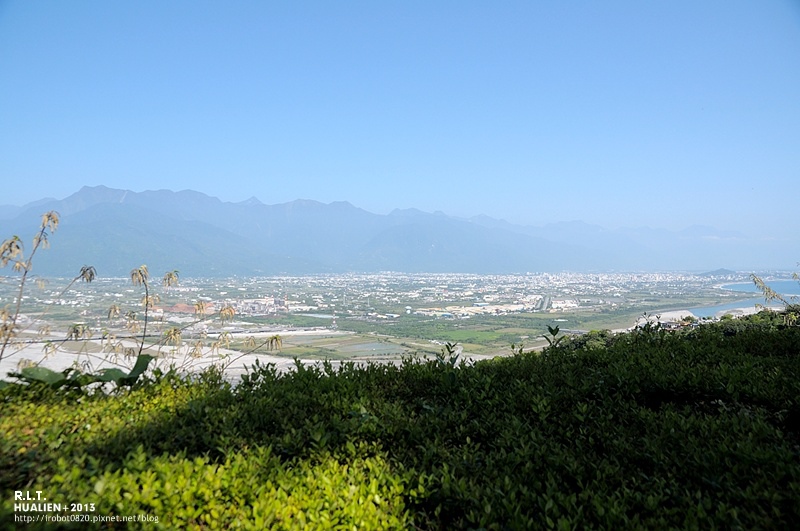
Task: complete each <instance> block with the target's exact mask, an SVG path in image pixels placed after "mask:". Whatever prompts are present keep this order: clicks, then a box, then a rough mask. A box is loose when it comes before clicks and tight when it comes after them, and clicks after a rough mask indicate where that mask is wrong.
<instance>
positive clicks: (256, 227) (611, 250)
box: [0, 186, 798, 277]
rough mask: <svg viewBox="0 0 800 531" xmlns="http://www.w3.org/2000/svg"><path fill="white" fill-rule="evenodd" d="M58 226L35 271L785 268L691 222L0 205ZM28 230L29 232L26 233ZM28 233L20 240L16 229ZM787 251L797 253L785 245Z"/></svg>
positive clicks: (766, 249)
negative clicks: (610, 223) (529, 222)
mask: <svg viewBox="0 0 800 531" xmlns="http://www.w3.org/2000/svg"><path fill="white" fill-rule="evenodd" d="M50 210H55V211H57V212H58V213H59V215H60V219H61V223H60V225H59V227H58V230H57V232H56V233H55V234H53V235H51V237H50V243H51V246H50V248H48V249H47V250H43V251H42V252H41V255H37V259H36V261H35V265H34V268H35V272H36V273H37V274H40V275H47V276H63V277H71V276H75V275H76V274H77V272H78V271H79V270H80V268H81V266H83V265H92V266H94V267H95V268H96V269H97V271H98V274H100V275H103V276H127V274H128V273H129V272H130V270H131V269H133V268H135V267H138V266H139V265H141V264H147V265H148V267H149V268H150V269H151V271H154V272H156V271H162V270H164V271H167V270H175V269H177V270H179V271H180V274H181V275H182V276H188V277H221V276H233V275H239V276H254V275H278V274H286V275H300V274H311V273H342V272H375V271H402V272H429V273H436V272H454V273H458V272H463V273H496V274H501V273H525V272H534V271H538V272H543V271H550V272H555V271H565V270H566V271H610V270H616V271H641V270H649V271H654V270H657V271H665V270H687V271H688V270H695V271H700V270H707V269H716V268H720V267H727V268H731V269H737V270H742V271H749V270H756V269H788V268H791V267H792V266H793V265H794V263H795V262H796V260H797V256H792V254H793V252H794V250H796V249H797V248H798V245H797V242H796V241H780V240H775V239H763V240H757V239H752V238H747V237H745V236H743V235H742V234H740V233H738V232H733V231H726V230H719V229H715V228H712V227H705V226H694V227H688V228H686V229H684V230H681V231H669V230H665V229H651V228H623V229H614V230H609V229H605V228H603V227H600V226H598V225H590V224H587V223H583V222H581V221H572V222H561V223H552V224H548V225H545V226H541V227H536V226H523V225H515V224H511V223H508V222H506V221H503V220H498V219H494V218H491V217H488V216H483V215H479V216H475V217H472V218H469V219H464V218H456V217H452V216H447V215H445V214H443V213H441V212H436V213H428V212H423V211H420V210H415V209H405V210H394V211H393V212H391V213H389V214H387V215H381V214H374V213H371V212H368V211H366V210H363V209H361V208H358V207H356V206H353V205H352V204H350V203H348V202H333V203H329V204H325V203H320V202H317V201H311V200H297V201H292V202H289V203H282V204H275V205H267V204H264V203H262V202H261V201H259V200H258V199H256V198H251V199H248V200H246V201H242V202H238V203H231V202H223V201H221V200H219V199H217V198H215V197H210V196H208V195H205V194H203V193H200V192H196V191H192V190H183V191H179V192H174V191H169V190H156V191H145V192H132V191H129V190H119V189H113V188H107V187H105V186H94V187H88V186H87V187H83V188H82V189H80V190H79V191H78V192H76V193H74V194H72V195H70V196H69V197H67V198H65V199H51V198H45V199H41V200H38V201H35V202H33V203H29V204H27V205H25V206H21V207H19V206H0V239H5V238H7V237H10V236H11V235H15V234H16V235H19V236H20V237H21V238H22V240H23V242H24V243H25V244H26V245H30V244H31V243H30V242H31V241H32V237H33V235H34V233H35V232H36V229H37V227H38V224H39V222H40V219H41V215H42V214H43V213H44V212H47V211H50ZM27 235H29V236H27ZM26 236H27V237H26ZM795 254H796V253H795Z"/></svg>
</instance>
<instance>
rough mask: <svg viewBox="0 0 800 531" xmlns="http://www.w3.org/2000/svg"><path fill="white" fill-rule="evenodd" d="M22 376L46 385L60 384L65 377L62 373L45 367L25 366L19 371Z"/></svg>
mask: <svg viewBox="0 0 800 531" xmlns="http://www.w3.org/2000/svg"><path fill="white" fill-rule="evenodd" d="M20 374H21V375H22V378H23V379H25V380H27V381H29V382H43V383H46V384H47V385H52V386H55V385H57V384H60V383H61V382H63V381H64V380H66V377H65V376H64V374H63V373H60V372H56V371H54V370H52V369H48V368H47V367H25V368H24V369H22V370H21V371H20Z"/></svg>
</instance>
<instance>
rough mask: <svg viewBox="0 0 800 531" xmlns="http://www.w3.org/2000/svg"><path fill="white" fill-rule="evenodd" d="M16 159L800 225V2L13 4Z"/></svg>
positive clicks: (56, 190)
mask: <svg viewBox="0 0 800 531" xmlns="http://www.w3.org/2000/svg"><path fill="white" fill-rule="evenodd" d="M0 176H1V178H2V183H3V184H2V196H0V204H12V205H22V204H24V203H26V202H29V201H33V200H36V199H39V198H42V197H45V196H51V197H56V198H63V197H66V196H68V195H70V194H71V193H73V192H75V191H77V190H78V189H79V188H80V187H81V186H83V185H100V184H103V185H106V186H110V187H115V188H126V189H130V190H134V191H142V190H149V189H162V188H167V189H172V190H182V189H187V188H188V189H194V190H198V191H201V192H204V193H207V194H209V195H213V196H216V197H219V198H220V199H222V200H224V201H243V200H246V199H248V198H249V197H251V196H255V197H257V198H258V199H260V200H261V201H263V202H264V203H268V204H273V203H282V202H286V201H291V200H294V199H298V198H304V199H315V200H318V201H322V202H326V203H327V202H331V201H338V200H346V201H350V202H351V203H353V204H354V205H356V206H359V207H361V208H364V209H366V210H369V211H371V212H376V213H388V212H389V211H390V210H392V209H393V208H411V207H413V208H419V209H422V210H425V211H436V210H441V211H444V212H445V213H448V214H452V215H458V216H472V215H476V214H486V215H490V216H493V217H498V218H504V219H507V220H509V221H512V222H516V223H524V224H533V225H544V224H546V223H549V222H554V221H567V220H575V219H580V220H584V221H587V222H590V223H597V224H600V225H603V226H606V227H611V228H613V227H619V226H642V225H649V226H653V227H664V228H672V229H680V228H684V227H687V226H689V225H692V224H706V225H712V226H717V227H720V228H733V229H737V230H742V231H745V232H746V233H765V232H767V231H775V230H786V231H789V232H791V233H796V232H797V230H796V229H797V228H798V221H797V220H798V219H799V218H798V216H797V206H796V203H797V199H798V198H800V193H798V190H799V188H798V184H797V183H798V178H800V2H796V1H789V0H786V1H778V0H764V1H759V2H756V1H735V0H733V1H731V0H724V1H702V2H698V1H696V0H691V1H652V2H641V1H633V0H631V1H603V2H598V1H565V2H550V1H525V2H515V1H505V2H486V1H483V2H474V1H402V2H400V1H385V2H384V1H381V2H375V1H370V2H367V1H364V2H355V1H352V2H351V1H342V2H327V1H326V2H322V1H320V2H303V1H292V2H267V1H257V2H242V1H231V2H221V1H220V2H204V1H191V2H182V1H170V2H161V1H137V2H107V1H77V2H57V1H38V2H30V1H8V0H6V1H0ZM776 227H778V229H776Z"/></svg>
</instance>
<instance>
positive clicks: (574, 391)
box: [0, 313, 800, 529]
mask: <svg viewBox="0 0 800 531" xmlns="http://www.w3.org/2000/svg"><path fill="white" fill-rule="evenodd" d="M452 352H453V351H452V350H451V351H450V353H449V354H450V355H448V354H443V355H442V356H440V357H439V359H437V360H433V361H429V362H424V361H420V360H412V359H408V360H406V361H405V362H404V363H403V364H402V365H399V366H394V365H378V364H370V365H366V366H357V365H354V364H344V365H341V366H337V367H336V368H334V367H332V366H331V365H330V364H327V363H320V364H319V365H318V366H316V367H303V366H302V365H300V364H299V363H298V364H297V367H296V369H295V370H294V371H291V372H288V373H285V374H278V373H277V372H276V370H275V369H274V367H272V366H263V365H256V366H255V367H253V368H252V370H251V372H250V373H249V374H248V375H247V376H246V377H245V378H244V380H243V381H242V383H241V384H240V385H238V386H237V387H235V388H234V387H231V386H230V385H229V384H227V383H226V382H225V381H224V380H223V379H222V377H221V375H220V374H219V373H218V372H213V371H209V372H206V373H204V374H203V375H202V376H200V377H199V378H194V379H185V378H178V377H177V376H175V375H174V374H171V373H166V374H160V373H159V374H157V375H156V377H155V378H150V379H140V380H139V381H137V382H136V383H135V384H134V385H132V386H129V387H125V386H123V387H119V388H118V390H117V391H115V392H113V393H111V394H104V393H100V392H97V393H94V394H93V393H91V391H89V390H88V389H87V388H74V387H69V386H62V387H58V388H53V387H51V386H48V385H47V384H45V383H43V382H36V381H33V382H30V383H27V384H19V385H10V386H7V387H6V388H4V389H2V390H1V391H0V433H2V436H0V490H2V505H0V507H1V509H0V518H2V519H3V521H4V522H5V523H7V524H8V525H9V526H13V525H15V524H14V519H15V517H16V516H18V515H20V514H23V513H21V512H20V511H15V503H20V502H18V501H16V502H15V501H14V491H26V492H30V493H35V492H36V491H41V493H42V496H44V497H46V498H47V500H48V502H54V503H61V504H63V505H67V506H68V505H70V504H73V503H81V504H93V505H94V511H93V512H88V511H86V510H84V511H83V513H84V514H90V515H95V516H98V517H100V516H108V515H149V516H150V517H151V519H150V520H149V521H148V522H134V523H131V524H128V527H133V528H135V527H141V528H147V529H152V528H163V529H179V528H202V529H229V528H236V527H240V528H249V529H265V528H277V529H281V528H286V529H309V528H311V529H314V528H331V527H332V528H342V529H344V528H348V529H352V528H353V527H356V528H362V529H407V528H412V529H413V528H417V529H452V528H485V529H552V528H558V529H584V528H605V529H619V528H630V527H646V528H659V529H660V528H681V529H682V528H703V529H708V528H728V529H759V528H772V529H781V528H782V529H789V528H794V527H796V526H797V523H798V522H800V453H799V450H800V446H799V443H800V405H798V397H799V396H800V392H799V391H800V364H799V363H798V356H799V355H800V328H798V327H797V326H791V325H787V324H786V323H785V322H784V320H783V319H782V317H781V316H780V315H777V314H768V313H763V314H759V315H757V316H754V317H752V318H749V319H741V320H733V321H726V322H721V323H717V324H713V325H704V326H700V327H695V328H687V329H685V330H681V331H669V332H668V331H666V330H663V329H661V328H660V327H659V326H657V325H656V326H651V325H648V326H646V327H645V328H644V329H640V330H637V331H634V332H631V333H628V334H624V335H618V336H614V335H611V334H608V333H601V332H594V333H591V334H587V335H584V336H581V337H578V338H574V339H571V340H570V339H566V340H564V341H560V342H558V343H554V346H552V347H549V348H547V349H545V350H544V352H542V353H533V352H525V351H523V350H522V349H519V351H518V352H517V353H516V354H515V355H513V356H510V357H507V358H496V359H494V360H490V361H486V362H478V363H475V364H465V363H459V362H458V361H457V359H456V357H455V356H453V355H452ZM26 503H27V502H26ZM153 518H157V520H158V521H157V522H154V521H153ZM17 525H18V524H17ZM36 525H37V524H33V528H35V527H36ZM38 525H39V526H40V527H42V528H45V527H46V528H52V527H54V524H53V523H47V524H38ZM58 525H60V526H62V527H69V526H74V528H82V529H83V528H87V527H95V528H112V527H114V526H115V525H116V526H118V525H119V524H112V523H107V522H91V521H90V522H88V523H87V522H81V523H66V522H62V523H60V524H58Z"/></svg>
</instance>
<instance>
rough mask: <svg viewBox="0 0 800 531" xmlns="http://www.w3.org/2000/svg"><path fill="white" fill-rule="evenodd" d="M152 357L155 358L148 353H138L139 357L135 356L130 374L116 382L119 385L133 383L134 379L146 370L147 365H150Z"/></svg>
mask: <svg viewBox="0 0 800 531" xmlns="http://www.w3.org/2000/svg"><path fill="white" fill-rule="evenodd" d="M154 359H155V358H154V357H153V356H150V355H149V354H139V357H138V358H136V363H135V364H134V365H133V370H131V372H130V374H129V375H128V376H127V377H125V378H121V379H120V380H119V381H118V382H117V383H118V384H120V385H133V384H134V383H136V380H137V379H138V378H139V376H141V375H142V373H143V372H144V371H146V370H147V366H148V365H150V362H151V361H153V360H154Z"/></svg>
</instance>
